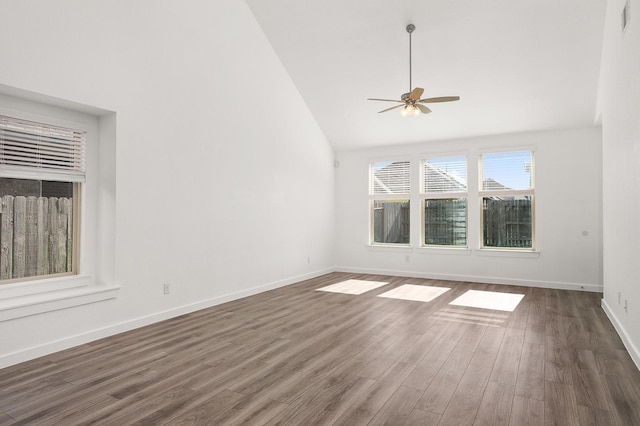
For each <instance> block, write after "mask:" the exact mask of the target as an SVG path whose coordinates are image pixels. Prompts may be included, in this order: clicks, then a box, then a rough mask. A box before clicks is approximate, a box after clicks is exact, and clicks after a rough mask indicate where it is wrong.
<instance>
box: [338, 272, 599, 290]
mask: <svg viewBox="0 0 640 426" xmlns="http://www.w3.org/2000/svg"><path fill="white" fill-rule="evenodd" d="M335 270H336V271H337V272H351V273H356V274H374V275H390V276H393V277H411V278H427V279H432V280H446V281H466V282H472V283H483V284H506V285H520V286H523V287H542V288H556V289H559V290H578V291H591V292H596V293H602V286H601V285H595V284H580V283H565V282H559V281H536V280H521V279H517V278H500V277H482V276H475V275H453V274H434V273H429V272H415V271H398V270H393V269H368V268H350V267H336V268H335Z"/></svg>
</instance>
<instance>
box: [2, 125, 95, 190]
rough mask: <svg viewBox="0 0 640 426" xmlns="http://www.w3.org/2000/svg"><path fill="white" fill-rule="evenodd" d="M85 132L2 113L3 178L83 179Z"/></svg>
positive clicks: (78, 180)
mask: <svg viewBox="0 0 640 426" xmlns="http://www.w3.org/2000/svg"><path fill="white" fill-rule="evenodd" d="M84 152H85V134H84V132H83V131H80V130H75V129H69V128H64V127H58V126H53V125H49V124H42V123H36V122H32V121H26V120H19V119H16V118H12V117H6V116H2V115H0V174H1V175H2V176H3V177H13V178H32V177H38V178H43V179H47V180H62V181H71V182H84V179H85V169H84Z"/></svg>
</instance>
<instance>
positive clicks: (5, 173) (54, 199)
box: [0, 116, 85, 282]
mask: <svg viewBox="0 0 640 426" xmlns="http://www.w3.org/2000/svg"><path fill="white" fill-rule="evenodd" d="M84 149H85V136H84V132H82V131H79V130H74V129H67V128H63V127H57V126H52V125H48V124H43V123H36V122H32V121H26V120H19V119H15V118H12V117H7V116H0V248H1V250H0V282H6V281H8V280H14V279H23V278H27V277H36V276H51V275H54V274H69V273H73V272H75V271H76V270H77V265H76V263H77V255H76V253H77V252H78V251H77V250H78V241H79V239H78V218H79V211H78V210H79V207H78V206H79V202H78V194H79V185H80V184H81V182H84V179H85V171H84Z"/></svg>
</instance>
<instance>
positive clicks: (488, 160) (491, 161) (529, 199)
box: [479, 151, 535, 249]
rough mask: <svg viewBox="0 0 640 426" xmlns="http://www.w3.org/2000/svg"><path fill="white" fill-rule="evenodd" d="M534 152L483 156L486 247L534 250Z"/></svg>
mask: <svg viewBox="0 0 640 426" xmlns="http://www.w3.org/2000/svg"><path fill="white" fill-rule="evenodd" d="M534 177H535V175H534V153H533V151H513V152H500V153H488V154H483V155H482V156H481V157H480V178H481V180H480V182H481V185H480V194H479V195H480V198H481V200H482V210H481V211H482V247H486V248H501V249H533V248H534V220H533V219H534V195H535V194H534Z"/></svg>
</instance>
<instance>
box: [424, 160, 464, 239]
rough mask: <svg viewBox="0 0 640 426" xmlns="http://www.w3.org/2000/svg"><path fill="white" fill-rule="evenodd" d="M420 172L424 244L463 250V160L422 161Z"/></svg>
mask: <svg viewBox="0 0 640 426" xmlns="http://www.w3.org/2000/svg"><path fill="white" fill-rule="evenodd" d="M421 173H422V179H421V180H422V187H421V190H420V193H421V198H422V207H423V225H424V228H423V238H424V239H423V243H424V245H427V246H429V245H436V246H459V247H460V246H462V247H466V245H467V159H466V157H465V156H457V157H441V158H427V159H424V160H422V163H421Z"/></svg>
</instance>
